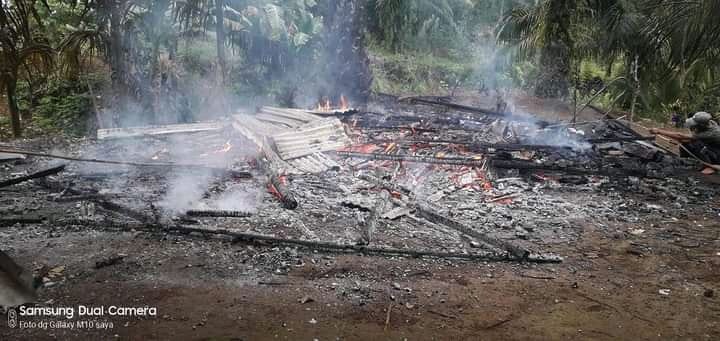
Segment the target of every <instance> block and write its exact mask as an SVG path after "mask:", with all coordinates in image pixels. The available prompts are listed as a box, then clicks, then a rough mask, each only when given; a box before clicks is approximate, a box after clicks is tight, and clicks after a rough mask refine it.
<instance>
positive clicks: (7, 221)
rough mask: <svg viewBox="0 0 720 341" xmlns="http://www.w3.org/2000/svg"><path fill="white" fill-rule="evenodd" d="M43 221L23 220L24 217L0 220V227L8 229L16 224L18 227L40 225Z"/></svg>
mask: <svg viewBox="0 0 720 341" xmlns="http://www.w3.org/2000/svg"><path fill="white" fill-rule="evenodd" d="M44 221H45V219H44V218H25V217H19V218H0V227H10V226H14V225H16V224H20V225H26V224H42V223H43V222H44Z"/></svg>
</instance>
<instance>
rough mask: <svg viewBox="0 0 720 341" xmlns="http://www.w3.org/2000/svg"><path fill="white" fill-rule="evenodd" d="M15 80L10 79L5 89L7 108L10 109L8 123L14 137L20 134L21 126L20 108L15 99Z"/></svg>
mask: <svg viewBox="0 0 720 341" xmlns="http://www.w3.org/2000/svg"><path fill="white" fill-rule="evenodd" d="M15 82H16V81H15V80H11V81H10V82H8V84H7V86H6V87H5V90H6V91H7V93H6V94H7V101H8V109H10V124H11V126H12V133H13V136H14V137H16V138H17V137H20V136H21V135H22V126H21V125H20V109H19V108H18V105H17V100H16V99H15V89H16V86H17V85H16V83H15Z"/></svg>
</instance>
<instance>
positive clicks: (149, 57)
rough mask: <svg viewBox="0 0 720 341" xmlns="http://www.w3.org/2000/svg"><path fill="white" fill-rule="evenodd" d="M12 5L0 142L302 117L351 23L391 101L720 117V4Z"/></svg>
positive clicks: (206, 1) (387, 0)
mask: <svg viewBox="0 0 720 341" xmlns="http://www.w3.org/2000/svg"><path fill="white" fill-rule="evenodd" d="M0 3H1V4H2V7H1V8H0V90H2V94H3V96H2V98H1V99H2V102H3V103H0V104H1V105H2V109H0V114H2V115H0V132H1V131H2V127H8V126H9V127H12V133H13V134H14V135H15V136H21V134H22V130H23V127H31V128H33V129H35V128H38V129H40V131H48V130H53V129H58V130H63V131H65V132H68V133H72V134H84V133H87V132H90V131H91V130H92V128H93V127H95V126H98V125H102V126H113V125H118V124H126V125H127V124H161V123H170V122H183V121H191V120H194V119H197V118H199V117H198V116H199V115H202V117H203V118H207V117H208V113H216V114H218V115H219V114H222V113H224V112H227V111H228V110H229V108H236V107H237V106H239V105H246V106H252V105H255V104H261V103H276V104H281V105H304V104H306V103H305V102H310V101H313V100H315V99H314V98H302V97H303V96H305V97H307V94H304V95H301V93H302V91H303V90H307V89H308V88H309V86H308V84H314V85H313V86H318V87H320V86H321V85H318V84H322V80H323V79H327V77H328V75H327V74H324V73H328V71H327V70H324V69H323V65H327V64H328V61H327V60H326V58H327V56H325V55H324V51H325V50H326V48H327V45H328V44H330V41H331V39H330V38H329V37H330V34H332V31H334V30H336V27H332V24H331V22H338V20H335V21H333V20H331V18H330V17H332V16H335V17H337V16H340V15H348V16H350V15H351V16H353V17H359V18H358V19H359V20H358V22H360V23H362V25H363V28H364V32H365V33H364V34H365V38H366V39H364V43H363V44H364V48H365V49H367V50H368V51H369V55H370V64H371V68H372V71H373V77H374V82H373V84H372V89H373V90H374V91H378V92H392V93H396V94H401V93H427V94H444V93H452V92H455V91H456V90H458V89H465V90H472V91H478V90H503V91H505V90H508V89H517V90H524V91H527V93H529V94H533V95H536V96H539V97H552V98H559V99H561V100H564V101H566V102H567V103H570V104H575V103H583V102H585V101H587V100H589V99H591V98H595V97H596V95H597V101H599V102H600V103H601V104H602V105H604V106H605V107H608V108H616V109H620V110H626V111H629V112H632V113H637V114H638V115H646V116H654V117H659V118H662V115H664V114H665V113H667V112H669V110H671V107H672V108H673V109H675V110H683V111H693V110H707V111H716V110H717V106H718V105H720V103H719V101H718V98H720V97H719V96H718V95H720V94H719V93H718V92H719V91H720V79H718V76H716V75H717V74H718V73H717V72H718V71H720V70H718V68H720V66H719V65H720V63H718V62H719V61H720V60H719V58H720V25H717V23H716V22H715V21H716V20H715V18H717V17H720V2H718V1H713V0H698V1H692V2H686V1H670V0H637V1H630V0H610V1H601V0H572V1H571V0H493V1H483V0H437V1H436V0H353V1H350V2H349V3H352V6H353V8H357V9H358V10H356V11H352V12H348V13H340V14H338V13H337V12H333V11H331V10H330V9H329V8H331V7H332V6H333V5H332V4H333V3H334V1H331V0H287V1H278V0H114V1H106V0H86V1H77V0H47V1H37V0H3V1H2V2H0ZM329 77H332V75H329ZM319 91H320V90H318V92H319ZM600 92H601V93H600Z"/></svg>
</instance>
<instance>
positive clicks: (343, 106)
mask: <svg viewBox="0 0 720 341" xmlns="http://www.w3.org/2000/svg"><path fill="white" fill-rule="evenodd" d="M349 109H350V102H349V101H348V99H347V97H345V95H340V104H339V106H337V107H334V106H333V104H332V102H331V101H330V99H329V98H327V97H323V98H322V99H321V100H320V102H318V104H317V107H316V108H315V110H316V111H318V112H332V111H347V110H349Z"/></svg>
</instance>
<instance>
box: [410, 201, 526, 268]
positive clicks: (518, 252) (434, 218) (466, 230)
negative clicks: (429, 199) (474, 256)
mask: <svg viewBox="0 0 720 341" xmlns="http://www.w3.org/2000/svg"><path fill="white" fill-rule="evenodd" d="M415 211H416V212H417V213H418V215H419V216H420V217H422V218H425V219H427V220H429V221H431V222H433V223H436V224H442V225H445V226H447V227H450V228H452V229H454V230H457V231H459V232H460V233H463V234H465V235H467V236H469V237H473V238H477V239H478V240H480V241H482V242H483V243H486V244H489V245H492V246H494V247H496V248H499V249H501V250H505V251H507V252H508V253H510V254H511V255H513V256H514V257H515V258H516V259H519V260H526V259H527V258H528V256H530V251H528V250H527V249H525V248H523V247H521V246H519V245H515V244H513V243H510V242H507V241H504V240H501V239H498V238H494V237H490V236H488V235H487V234H484V233H481V232H479V231H477V230H476V229H474V228H472V227H470V226H467V225H465V224H463V223H461V222H458V221H455V220H453V219H450V218H448V217H446V216H444V215H442V214H440V213H438V212H436V211H435V210H433V209H432V208H430V207H428V206H425V205H422V204H420V205H416V206H415Z"/></svg>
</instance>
